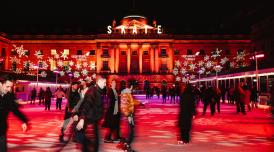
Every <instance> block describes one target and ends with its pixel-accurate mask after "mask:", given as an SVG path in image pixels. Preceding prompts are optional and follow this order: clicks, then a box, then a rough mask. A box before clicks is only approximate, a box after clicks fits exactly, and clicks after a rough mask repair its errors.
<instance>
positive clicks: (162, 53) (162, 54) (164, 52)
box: [160, 48, 167, 57]
mask: <svg viewBox="0 0 274 152" xmlns="http://www.w3.org/2000/svg"><path fill="white" fill-rule="evenodd" d="M160 57H167V54H166V49H165V48H163V49H161V52H160Z"/></svg>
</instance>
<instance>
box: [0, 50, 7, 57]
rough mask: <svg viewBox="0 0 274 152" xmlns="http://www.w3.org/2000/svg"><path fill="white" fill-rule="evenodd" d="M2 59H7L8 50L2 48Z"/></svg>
mask: <svg viewBox="0 0 274 152" xmlns="http://www.w3.org/2000/svg"><path fill="white" fill-rule="evenodd" d="M1 57H6V48H2V52H1Z"/></svg>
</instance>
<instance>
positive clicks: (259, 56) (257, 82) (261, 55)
mask: <svg viewBox="0 0 274 152" xmlns="http://www.w3.org/2000/svg"><path fill="white" fill-rule="evenodd" d="M263 57H264V54H262V53H260V54H257V52H256V51H255V53H254V56H252V57H251V58H250V59H253V60H254V59H255V64H256V87H257V90H259V75H258V73H259V71H258V58H263Z"/></svg>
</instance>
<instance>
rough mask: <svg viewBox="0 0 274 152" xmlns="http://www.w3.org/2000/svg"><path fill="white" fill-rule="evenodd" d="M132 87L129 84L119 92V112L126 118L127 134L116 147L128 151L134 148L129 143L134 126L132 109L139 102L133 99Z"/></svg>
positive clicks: (130, 151) (131, 139) (130, 142)
mask: <svg viewBox="0 0 274 152" xmlns="http://www.w3.org/2000/svg"><path fill="white" fill-rule="evenodd" d="M132 89H133V86H132V85H131V87H130V88H126V89H124V90H122V92H121V112H122V114H123V115H124V116H125V117H126V118H127V119H126V120H127V124H128V136H127V138H126V139H125V141H121V142H120V143H119V144H118V145H117V148H120V149H123V150H125V151H128V152H133V151H134V150H133V149H132V147H131V144H132V142H133V139H134V133H135V131H134V126H135V121H134V120H135V119H134V109H135V107H134V106H136V105H139V104H141V103H140V102H139V101H137V100H135V99H134V98H133V96H132Z"/></svg>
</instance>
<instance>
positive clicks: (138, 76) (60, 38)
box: [0, 16, 251, 90]
mask: <svg viewBox="0 0 274 152" xmlns="http://www.w3.org/2000/svg"><path fill="white" fill-rule="evenodd" d="M164 29H165V27H164V26H162V25H158V24H157V22H156V21H153V23H152V25H149V24H148V20H147V19H146V18H145V17H143V16H126V17H124V18H123V19H122V20H121V24H120V25H116V21H113V23H112V25H109V26H107V27H106V34H98V35H5V34H3V33H2V34H1V36H0V48H1V52H0V53H1V54H0V55H1V57H2V58H1V59H2V62H1V68H2V70H4V71H10V70H12V69H13V68H14V66H16V68H20V67H21V69H24V67H25V65H24V64H25V62H23V61H26V60H28V61H30V62H33V63H37V64H38V62H39V61H41V60H44V61H47V65H48V66H46V67H44V69H45V71H46V72H50V71H53V70H54V69H55V68H57V67H59V68H60V67H61V68H64V67H66V68H68V69H69V70H70V71H74V70H76V69H78V70H80V71H81V67H84V63H83V62H81V63H79V64H81V67H77V66H76V64H77V65H79V64H78V62H80V60H85V62H86V63H85V64H86V66H87V67H89V66H91V64H94V65H95V66H94V67H95V68H94V69H92V68H87V69H88V71H89V72H90V71H92V72H94V73H96V74H97V75H104V76H106V77H107V78H108V80H112V79H117V80H118V81H120V82H121V83H120V86H121V85H125V84H129V83H133V84H135V85H136V86H137V87H138V88H137V89H138V90H142V89H143V88H144V85H145V84H150V85H152V86H160V85H161V84H162V83H167V84H168V85H171V84H173V83H174V75H173V68H174V60H175V59H176V58H178V56H181V55H195V54H196V52H199V53H200V54H199V55H203V54H206V53H208V52H211V51H212V50H214V49H216V48H219V49H222V50H224V51H223V53H225V54H227V55H233V54H236V53H237V51H238V50H246V51H249V50H250V48H251V40H250V38H249V36H248V35H176V34H167V33H165V32H164V31H165V30H164ZM15 46H17V47H18V46H23V49H25V50H27V55H28V57H23V56H22V57H21V58H20V61H18V62H17V64H13V63H12V62H11V58H12V57H13V53H12V52H13V51H12V50H13V49H14V47H15ZM37 50H40V52H38V53H40V55H41V56H42V58H40V59H39V58H38V56H39V54H38V55H37ZM56 54H59V55H60V58H59V59H56V60H55V58H54V57H55V56H54V55H56ZM64 55H67V56H64ZM50 58H51V59H52V60H53V61H49V60H50ZM58 60H60V61H62V64H61V63H60V64H61V65H60V64H58ZM72 60H73V62H74V63H72V64H71V65H70V61H72ZM73 64H74V65H73ZM13 70H15V69H13ZM30 70H31V68H30ZM22 71H23V70H19V71H18V72H19V73H20V72H22ZM79 74H80V75H81V72H80V73H79Z"/></svg>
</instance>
